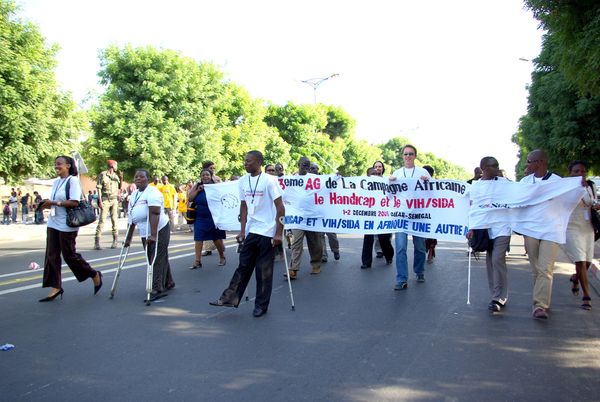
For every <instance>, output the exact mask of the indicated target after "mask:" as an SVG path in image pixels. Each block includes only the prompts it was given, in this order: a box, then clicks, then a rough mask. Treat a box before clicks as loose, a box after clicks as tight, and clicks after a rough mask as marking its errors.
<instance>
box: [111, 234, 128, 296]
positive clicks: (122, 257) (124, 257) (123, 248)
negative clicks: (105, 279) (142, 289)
mask: <svg viewBox="0 0 600 402" xmlns="http://www.w3.org/2000/svg"><path fill="white" fill-rule="evenodd" d="M130 228H131V225H127V230H126V231H125V241H124V242H123V246H121V253H120V254H119V265H118V266H117V272H116V274H115V278H114V279H113V283H112V287H111V288H110V296H109V297H108V298H109V299H112V298H114V297H115V292H116V291H117V283H118V282H119V277H120V276H121V270H122V269H123V265H125V260H127V254H129V246H127V247H126V246H125V242H126V241H127V239H128V238H129V230H130ZM123 251H125V255H123Z"/></svg>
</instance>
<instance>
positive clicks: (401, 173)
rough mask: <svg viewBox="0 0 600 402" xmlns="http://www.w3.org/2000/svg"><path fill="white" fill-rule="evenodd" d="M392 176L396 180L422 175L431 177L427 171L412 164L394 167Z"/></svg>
mask: <svg viewBox="0 0 600 402" xmlns="http://www.w3.org/2000/svg"><path fill="white" fill-rule="evenodd" d="M392 176H394V177H396V180H400V179H420V178H421V177H422V176H426V177H427V178H429V179H431V176H430V175H429V172H428V171H427V170H425V169H423V168H422V167H419V166H414V167H412V168H407V167H401V168H400V169H396V170H395V171H394V173H392Z"/></svg>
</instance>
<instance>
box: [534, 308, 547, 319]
mask: <svg viewBox="0 0 600 402" xmlns="http://www.w3.org/2000/svg"><path fill="white" fill-rule="evenodd" d="M533 318H536V319H538V320H547V319H548V313H547V312H546V310H544V309H543V308H541V307H537V308H536V309H535V310H533Z"/></svg>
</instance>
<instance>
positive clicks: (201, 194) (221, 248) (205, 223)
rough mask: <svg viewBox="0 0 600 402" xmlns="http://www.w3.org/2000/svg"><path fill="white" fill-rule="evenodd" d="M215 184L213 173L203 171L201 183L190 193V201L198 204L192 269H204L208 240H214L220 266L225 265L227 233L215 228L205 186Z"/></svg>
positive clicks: (207, 170) (206, 170)
mask: <svg viewBox="0 0 600 402" xmlns="http://www.w3.org/2000/svg"><path fill="white" fill-rule="evenodd" d="M211 184H214V180H213V175H212V172H211V171H210V170H209V169H203V170H202V172H200V181H199V182H198V183H196V184H195V185H194V187H192V189H191V190H190V191H189V193H188V200H194V202H195V203H196V221H195V222H194V241H195V257H196V259H195V261H194V265H193V266H192V267H191V269H197V268H202V246H203V245H204V242H205V241H207V240H212V241H213V242H214V243H215V246H216V247H217V251H218V252H219V257H220V258H219V264H218V265H219V266H220V267H222V266H224V265H225V244H224V243H223V239H225V231H224V230H219V229H217V228H216V227H215V222H214V221H213V218H212V215H211V213H210V209H208V201H207V199H206V192H205V191H204V186H205V185H211Z"/></svg>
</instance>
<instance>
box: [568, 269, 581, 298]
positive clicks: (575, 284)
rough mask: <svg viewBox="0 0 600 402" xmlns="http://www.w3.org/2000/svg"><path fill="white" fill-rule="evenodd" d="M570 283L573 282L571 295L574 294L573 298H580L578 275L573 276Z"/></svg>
mask: <svg viewBox="0 0 600 402" xmlns="http://www.w3.org/2000/svg"><path fill="white" fill-rule="evenodd" d="M569 282H571V293H573V296H579V282H578V281H577V274H573V275H571V277H570V278H569Z"/></svg>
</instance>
